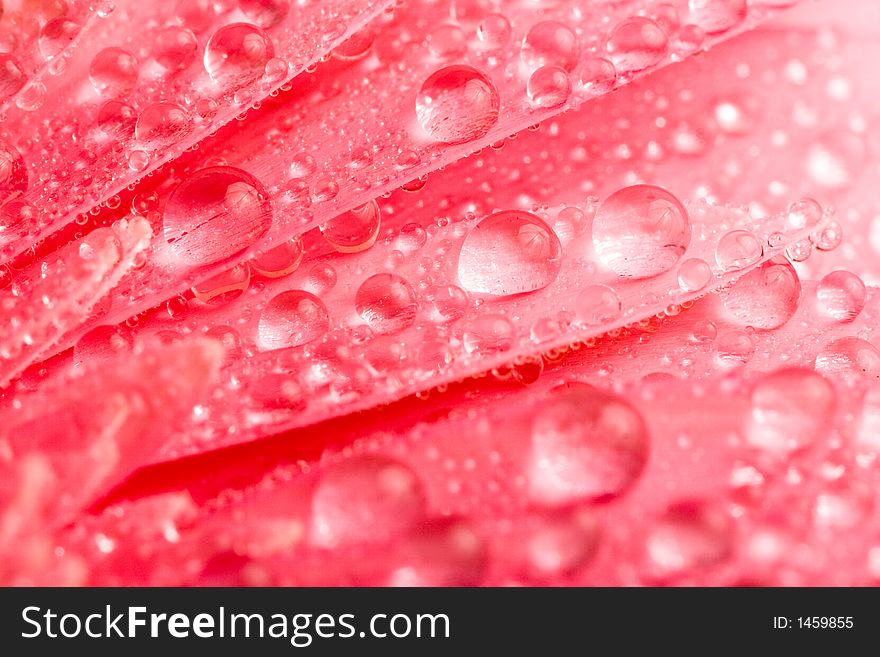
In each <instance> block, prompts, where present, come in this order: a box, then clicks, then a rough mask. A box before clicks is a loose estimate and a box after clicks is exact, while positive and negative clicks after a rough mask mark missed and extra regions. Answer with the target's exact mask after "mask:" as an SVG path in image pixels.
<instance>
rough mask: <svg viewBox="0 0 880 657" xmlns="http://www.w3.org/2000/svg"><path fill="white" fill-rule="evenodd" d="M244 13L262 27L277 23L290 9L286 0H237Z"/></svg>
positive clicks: (272, 25)
mask: <svg viewBox="0 0 880 657" xmlns="http://www.w3.org/2000/svg"><path fill="white" fill-rule="evenodd" d="M238 6H239V7H240V8H241V10H242V12H244V15H245V16H247V17H248V18H249V19H250V20H252V21H253V22H254V23H256V24H257V25H259V26H260V27H263V28H267V29H268V28H270V27H274V26H275V25H278V23H280V22H281V19H282V18H284V17H285V16H286V15H287V12H288V11H290V2H289V1H288V0H238Z"/></svg>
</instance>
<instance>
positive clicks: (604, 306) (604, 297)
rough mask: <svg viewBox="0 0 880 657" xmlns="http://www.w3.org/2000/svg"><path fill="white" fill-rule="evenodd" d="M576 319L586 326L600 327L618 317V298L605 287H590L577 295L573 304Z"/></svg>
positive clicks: (619, 307) (619, 306) (615, 293)
mask: <svg viewBox="0 0 880 657" xmlns="http://www.w3.org/2000/svg"><path fill="white" fill-rule="evenodd" d="M575 304H576V306H575V312H576V313H577V317H578V319H580V320H581V321H583V322H584V323H585V324H586V325H587V326H602V325H604V324H608V323H609V322H613V321H614V320H615V319H617V318H618V317H619V316H620V309H621V304H620V297H618V296H617V292H615V291H614V290H613V289H611V288H610V287H608V286H607V285H590V286H587V287H585V288H584V289H583V290H581V291H580V293H579V294H578V297H577V300H576V302H575Z"/></svg>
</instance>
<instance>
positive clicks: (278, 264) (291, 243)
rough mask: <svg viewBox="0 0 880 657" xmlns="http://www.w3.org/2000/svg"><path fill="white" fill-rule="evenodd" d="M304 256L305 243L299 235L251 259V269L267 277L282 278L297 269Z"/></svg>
mask: <svg viewBox="0 0 880 657" xmlns="http://www.w3.org/2000/svg"><path fill="white" fill-rule="evenodd" d="M302 258H303V244H302V240H301V239H300V238H299V237H294V238H293V239H291V240H288V241H286V242H282V243H281V244H279V245H278V246H276V247H273V248H271V249H269V250H267V251H264V252H262V253H258V254H257V255H255V256H254V257H253V259H252V260H251V262H250V264H251V269H253V270H254V272H255V273H257V274H259V275H260V276H265V277H266V278H281V277H283V276H287V275H288V274H292V273H293V272H295V271H296V270H297V268H298V267H299V264H300V263H301V262H302Z"/></svg>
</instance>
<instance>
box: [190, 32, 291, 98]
mask: <svg viewBox="0 0 880 657" xmlns="http://www.w3.org/2000/svg"><path fill="white" fill-rule="evenodd" d="M274 54H275V50H274V48H273V47H272V42H271V41H270V39H269V37H268V36H266V33H265V32H263V30H261V29H260V28H258V27H257V26H255V25H250V24H248V23H232V24H231V25H226V26H224V27H221V28H220V29H219V30H217V31H216V32H215V33H214V34H213V35H212V36H211V38H210V40H209V41H208V45H207V46H205V57H204V64H205V70H206V71H207V72H208V75H209V76H211V79H212V80H214V82H216V83H217V84H218V85H220V87H222V88H223V89H225V90H232V89H238V88H240V87H244V86H246V85H249V84H251V83H252V82H255V81H256V80H258V79H259V78H260V77H262V75H263V73H264V71H265V70H266V63H267V62H268V61H269V60H270V59H272V57H273V56H274Z"/></svg>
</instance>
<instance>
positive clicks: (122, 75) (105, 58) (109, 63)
mask: <svg viewBox="0 0 880 657" xmlns="http://www.w3.org/2000/svg"><path fill="white" fill-rule="evenodd" d="M137 79H138V61H137V58H136V57H135V56H134V55H133V54H131V53H130V52H128V51H127V50H123V49H122V48H105V49H104V50H102V51H101V52H99V53H98V54H97V55H95V58H94V59H93V60H92V64H91V66H90V67H89V80H91V82H92V86H93V87H94V88H95V90H96V91H97V92H98V93H99V94H102V95H104V96H123V95H125V94H127V93H128V92H129V91H131V90H132V89H134V86H135V84H137Z"/></svg>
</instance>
